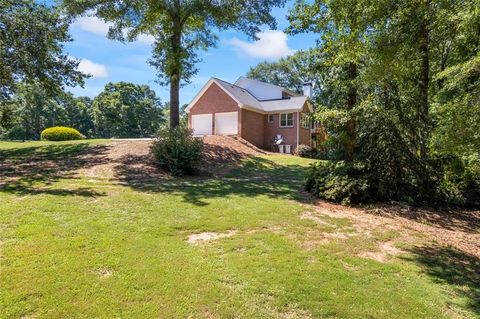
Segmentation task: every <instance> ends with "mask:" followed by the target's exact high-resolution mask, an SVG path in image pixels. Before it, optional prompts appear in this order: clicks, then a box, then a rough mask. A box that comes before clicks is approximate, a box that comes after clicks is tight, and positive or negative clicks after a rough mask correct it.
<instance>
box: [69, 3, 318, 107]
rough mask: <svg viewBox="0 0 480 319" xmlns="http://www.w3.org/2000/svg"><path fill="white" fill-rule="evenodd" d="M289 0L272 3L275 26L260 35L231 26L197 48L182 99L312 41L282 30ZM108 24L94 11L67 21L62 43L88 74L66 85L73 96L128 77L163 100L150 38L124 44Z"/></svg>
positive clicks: (312, 37)
mask: <svg viewBox="0 0 480 319" xmlns="http://www.w3.org/2000/svg"><path fill="white" fill-rule="evenodd" d="M292 3H293V1H291V2H289V3H288V4H287V5H286V6H285V8H276V9H274V11H273V15H274V16H275V17H276V19H277V22H278V29H277V30H276V31H272V30H265V31H264V32H263V33H262V34H259V35H258V36H259V37H260V40H259V41H256V42H253V41H250V40H248V39H247V37H246V36H245V35H243V34H242V33H239V32H236V31H235V30H227V31H224V32H220V33H218V36H219V41H218V45H217V47H214V48H210V49H209V50H208V51H206V52H203V51H202V52H200V57H201V58H202V62H200V63H199V64H198V68H199V72H198V74H197V75H196V76H195V77H194V78H193V79H192V84H190V85H188V86H186V87H183V88H182V89H181V91H180V102H181V103H182V104H184V103H189V102H190V101H191V100H192V99H193V97H194V96H195V94H196V93H197V92H198V91H199V90H200V89H201V88H202V86H203V85H204V84H205V83H206V82H207V81H208V79H209V78H210V77H218V78H221V79H224V80H226V81H231V82H233V81H235V80H236V79H237V78H238V77H239V76H242V75H245V73H246V72H247V71H248V69H249V68H250V67H251V66H255V65H256V64H258V63H259V62H261V61H265V60H267V61H276V60H278V59H279V58H280V57H282V56H287V55H289V54H292V53H293V52H295V51H296V50H301V49H306V48H310V47H312V46H314V44H315V39H316V36H315V35H312V34H300V35H296V36H287V35H286V34H284V33H283V31H282V30H284V29H285V28H286V27H287V26H288V21H287V20H286V18H285V16H286V15H287V12H288V8H289V7H291V6H292ZM107 30H108V25H106V24H105V23H104V22H103V21H101V20H98V19H97V18H94V17H83V18H79V19H77V21H76V22H75V23H74V24H72V26H71V27H70V33H71V35H72V37H73V39H74V41H73V42H70V43H68V44H67V45H66V51H67V52H68V54H69V55H71V56H72V57H75V58H77V59H80V60H81V63H80V70H82V71H83V72H86V73H90V74H91V75H92V77H91V78H89V79H87V81H86V84H85V86H84V88H81V87H75V88H69V90H70V91H71V92H73V93H74V94H75V95H76V96H81V95H86V96H90V97H95V96H96V95H97V94H98V93H100V92H101V91H102V89H103V87H104V86H105V84H106V83H108V82H119V81H128V82H133V83H137V84H148V85H149V86H150V87H151V88H152V89H153V90H155V91H156V92H157V94H158V96H159V97H160V98H161V99H162V101H168V99H169V93H168V92H169V91H168V88H167V87H161V86H159V85H158V84H157V83H156V82H155V78H156V71H155V69H154V68H152V67H151V66H149V65H148V63H147V60H148V59H149V57H150V55H151V42H152V41H151V39H150V38H149V37H147V36H142V37H141V38H139V39H138V40H137V41H136V42H133V43H126V44H122V43H120V42H117V41H112V40H108V39H107V38H106V32H107Z"/></svg>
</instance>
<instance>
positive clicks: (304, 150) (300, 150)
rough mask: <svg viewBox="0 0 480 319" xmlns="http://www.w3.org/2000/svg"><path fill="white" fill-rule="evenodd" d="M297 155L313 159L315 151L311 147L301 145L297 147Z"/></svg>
mask: <svg viewBox="0 0 480 319" xmlns="http://www.w3.org/2000/svg"><path fill="white" fill-rule="evenodd" d="M295 154H297V155H298V156H300V157H312V154H313V151H312V148H311V147H310V146H308V145H305V144H300V145H298V146H297V149H296V150H295Z"/></svg>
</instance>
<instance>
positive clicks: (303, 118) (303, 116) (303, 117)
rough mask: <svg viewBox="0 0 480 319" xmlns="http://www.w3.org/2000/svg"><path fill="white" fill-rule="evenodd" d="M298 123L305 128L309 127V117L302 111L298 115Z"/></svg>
mask: <svg viewBox="0 0 480 319" xmlns="http://www.w3.org/2000/svg"><path fill="white" fill-rule="evenodd" d="M300 125H301V126H302V127H303V128H306V129H309V128H310V118H309V117H308V115H307V114H305V113H302V114H301V115H300Z"/></svg>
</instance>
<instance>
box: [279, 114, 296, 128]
mask: <svg viewBox="0 0 480 319" xmlns="http://www.w3.org/2000/svg"><path fill="white" fill-rule="evenodd" d="M283 114H285V115H287V114H292V125H282V115H283ZM287 122H288V119H287ZM278 126H279V127H280V128H289V127H294V126H295V116H294V113H291V112H290V113H280V114H279V115H278Z"/></svg>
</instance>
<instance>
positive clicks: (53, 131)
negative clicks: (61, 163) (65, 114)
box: [40, 126, 85, 141]
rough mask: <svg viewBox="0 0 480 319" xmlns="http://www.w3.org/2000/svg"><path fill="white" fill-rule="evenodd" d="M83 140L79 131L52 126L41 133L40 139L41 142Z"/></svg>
mask: <svg viewBox="0 0 480 319" xmlns="http://www.w3.org/2000/svg"><path fill="white" fill-rule="evenodd" d="M83 138H85V137H84V136H83V135H82V134H81V133H80V132H79V131H77V130H76V129H74V128H71V127H65V126H54V127H49V128H46V129H44V130H43V131H42V134H41V135H40V139H41V140H42V141H70V140H81V139H83Z"/></svg>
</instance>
